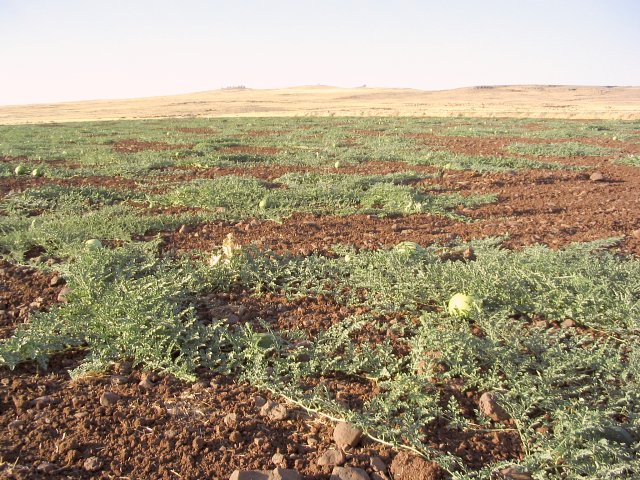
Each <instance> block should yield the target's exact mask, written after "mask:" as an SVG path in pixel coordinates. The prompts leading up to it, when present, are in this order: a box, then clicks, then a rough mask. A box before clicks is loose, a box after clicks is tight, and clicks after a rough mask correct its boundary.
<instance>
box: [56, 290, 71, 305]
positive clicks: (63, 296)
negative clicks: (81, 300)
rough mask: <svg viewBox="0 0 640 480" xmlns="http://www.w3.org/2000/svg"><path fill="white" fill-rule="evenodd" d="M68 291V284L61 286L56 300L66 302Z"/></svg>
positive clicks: (69, 291)
mask: <svg viewBox="0 0 640 480" xmlns="http://www.w3.org/2000/svg"><path fill="white" fill-rule="evenodd" d="M70 293H71V289H70V288H69V287H68V286H64V287H62V290H60V293H58V301H59V302H63V303H67V297H68V296H69V294H70Z"/></svg>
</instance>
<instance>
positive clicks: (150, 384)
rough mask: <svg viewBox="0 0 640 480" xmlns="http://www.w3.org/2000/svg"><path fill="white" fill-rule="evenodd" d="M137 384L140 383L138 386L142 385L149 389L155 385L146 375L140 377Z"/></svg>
mask: <svg viewBox="0 0 640 480" xmlns="http://www.w3.org/2000/svg"><path fill="white" fill-rule="evenodd" d="M138 385H140V387H142V388H143V389H144V390H151V389H153V387H155V386H156V384H155V383H153V382H152V381H151V379H150V378H149V377H148V376H144V377H142V380H140V383H138Z"/></svg>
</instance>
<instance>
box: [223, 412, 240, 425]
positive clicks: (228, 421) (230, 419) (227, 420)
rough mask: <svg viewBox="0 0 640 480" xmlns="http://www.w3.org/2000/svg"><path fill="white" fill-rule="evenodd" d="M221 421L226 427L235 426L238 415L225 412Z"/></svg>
mask: <svg viewBox="0 0 640 480" xmlns="http://www.w3.org/2000/svg"><path fill="white" fill-rule="evenodd" d="M222 421H223V422H224V424H225V425H226V426H227V427H235V426H236V425H237V424H238V415H236V414H235V413H227V414H226V415H225V417H224V418H223V419H222Z"/></svg>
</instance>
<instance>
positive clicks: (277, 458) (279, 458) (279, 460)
mask: <svg viewBox="0 0 640 480" xmlns="http://www.w3.org/2000/svg"><path fill="white" fill-rule="evenodd" d="M271 463H273V464H274V465H284V463H285V458H284V455H283V454H281V453H274V454H273V457H271Z"/></svg>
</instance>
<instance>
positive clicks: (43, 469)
mask: <svg viewBox="0 0 640 480" xmlns="http://www.w3.org/2000/svg"><path fill="white" fill-rule="evenodd" d="M56 468H57V467H56V465H55V464H53V463H50V462H41V463H40V464H39V465H38V466H37V467H36V470H37V471H38V472H40V473H52V472H53V471H54V470H55V469H56Z"/></svg>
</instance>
